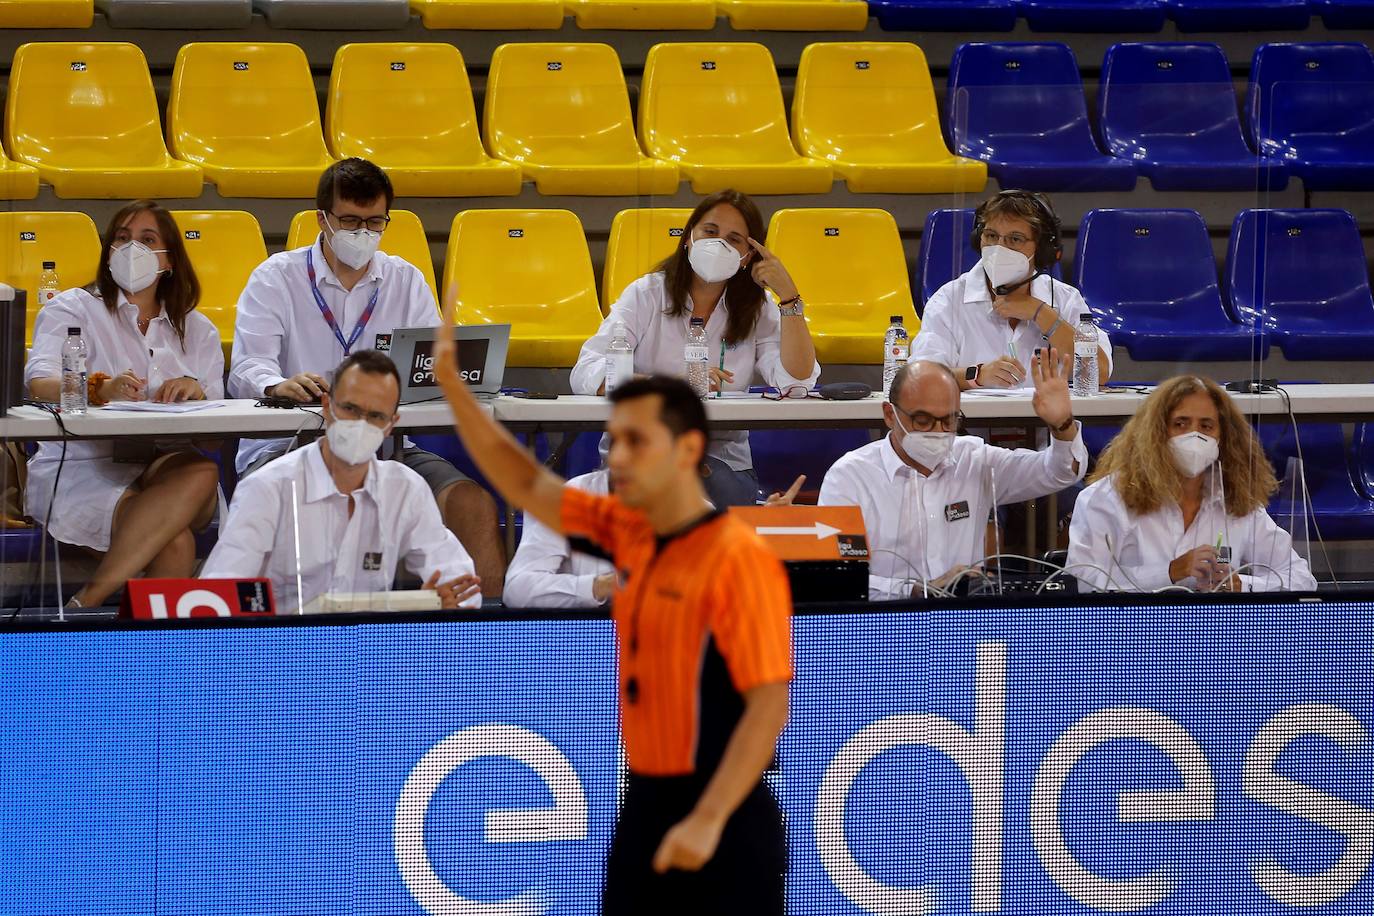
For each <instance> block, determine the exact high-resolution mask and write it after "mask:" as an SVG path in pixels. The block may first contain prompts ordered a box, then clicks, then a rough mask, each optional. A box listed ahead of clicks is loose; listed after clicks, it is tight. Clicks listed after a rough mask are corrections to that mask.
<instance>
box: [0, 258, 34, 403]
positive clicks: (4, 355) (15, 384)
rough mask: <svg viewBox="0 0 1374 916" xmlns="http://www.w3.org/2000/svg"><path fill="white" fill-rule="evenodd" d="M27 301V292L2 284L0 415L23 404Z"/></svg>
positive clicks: (0, 314) (0, 290) (0, 293)
mask: <svg viewBox="0 0 1374 916" xmlns="http://www.w3.org/2000/svg"><path fill="white" fill-rule="evenodd" d="M27 301H28V299H27V296H26V294H25V292H24V290H22V289H14V288H13V287H10V286H6V285H5V284H3V283H0V415H4V414H6V413H9V411H10V408H12V407H18V406H19V405H20V404H22V403H24V337H25V334H26V332H27V327H26V324H27V322H26V318H27V312H26V310H25V309H26V303H27Z"/></svg>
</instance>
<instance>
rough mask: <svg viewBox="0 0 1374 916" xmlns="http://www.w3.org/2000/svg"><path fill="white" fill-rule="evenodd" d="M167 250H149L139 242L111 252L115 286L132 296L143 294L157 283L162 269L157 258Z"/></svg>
mask: <svg viewBox="0 0 1374 916" xmlns="http://www.w3.org/2000/svg"><path fill="white" fill-rule="evenodd" d="M166 250H167V249H165V248H158V249H156V250H154V249H152V248H149V247H148V246H147V245H145V244H143V243H142V242H139V241H129V242H126V243H125V244H123V245H121V246H119V247H118V248H112V249H111V251H110V276H112V277H114V281H115V284H116V285H118V286H119V288H120V289H122V290H124V292H126V293H129V294H130V295H132V294H134V293H141V292H143V291H144V290H145V289H147V288H148V287H150V286H152V285H153V284H154V283H156V282H157V277H158V274H160V273H162V267H161V266H160V265H159V264H158V260H157V256H158V255H159V254H160V253H162V252H165V251H166Z"/></svg>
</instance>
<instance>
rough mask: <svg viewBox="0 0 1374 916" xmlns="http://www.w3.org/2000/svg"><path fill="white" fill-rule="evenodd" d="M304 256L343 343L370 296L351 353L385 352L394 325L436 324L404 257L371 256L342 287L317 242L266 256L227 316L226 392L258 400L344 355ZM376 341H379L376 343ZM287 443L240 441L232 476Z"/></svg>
mask: <svg viewBox="0 0 1374 916" xmlns="http://www.w3.org/2000/svg"><path fill="white" fill-rule="evenodd" d="M306 252H310V253H311V256H312V258H313V261H314V266H315V278H316V280H317V281H318V288H319V291H320V295H321V296H322V297H323V298H324V301H325V303H326V304H327V305H328V306H329V308H330V311H332V312H333V313H334V320H335V321H336V322H337V323H338V325H339V332H340V333H341V334H342V335H343V338H344V340H345V341H346V340H348V338H349V337H350V336H351V335H352V333H353V328H354V327H355V326H356V325H357V323H358V319H359V318H361V317H362V314H363V312H364V311H366V310H367V304H368V302H369V301H370V300H371V299H372V294H373V293H374V292H375V293H376V294H377V307H376V308H375V309H374V310H373V312H372V318H371V319H370V320H369V321H368V323H367V327H365V328H363V332H362V334H361V335H359V337H358V340H357V342H356V343H354V345H353V352H357V351H358V350H369V349H373V348H375V347H376V346H377V344H378V343H379V342H381V343H383V344H384V345H385V346H387V347H389V346H390V343H389V342H388V341H387V339H386V338H389V336H390V335H391V333H392V332H393V331H395V330H396V329H397V328H430V327H435V326H436V325H438V324H439V309H438V306H437V305H435V302H434V293H432V292H430V289H429V284H428V283H426V282H425V277H424V274H422V273H420V271H419V270H418V269H417V268H416V267H415V266H414V265H413V264H411V263H410V262H408V261H406V260H405V259H404V258H399V257H396V256H395V255H389V254H384V253H383V252H380V251H379V252H377V253H376V254H374V255H373V256H372V263H371V265H369V267H368V272H367V274H366V275H365V276H364V277H363V278H362V279H361V280H359V281H358V282H357V283H355V284H354V285H353V288H352V289H351V290H346V289H344V287H343V284H342V283H340V282H339V278H338V277H337V276H335V274H334V271H332V270H331V269H330V267H329V262H328V261H326V260H325V257H324V251H323V249H321V247H320V238H319V237H316V239H315V243H314V244H313V245H310V246H309V247H306V248H296V249H294V250H292V251H283V252H280V253H278V254H274V255H272V257H270V258H268V259H267V260H266V261H263V262H262V263H261V264H259V265H258V266H257V267H256V268H255V269H254V270H253V274H252V276H250V277H249V278H248V284H247V285H246V286H245V287H244V289H243V294H242V295H241V296H239V302H238V312H237V315H236V317H235V319H234V349H233V353H232V355H231V356H230V360H229V393H230V395H231V396H233V397H236V398H260V397H262V395H263V392H264V391H265V390H266V389H268V388H270V387H272V386H273V385H275V384H277V383H278V382H282V381H285V380H286V379H288V378H290V377H291V376H293V375H299V374H300V373H302V372H314V373H316V374H318V375H322V376H324V377H325V378H328V377H329V373H330V372H332V371H333V370H334V367H335V366H337V365H338V364H339V363H341V362H343V359H344V357H345V356H347V355H348V354H347V353H345V352H344V348H343V346H342V345H341V344H340V343H339V340H338V338H337V337H335V336H334V332H333V331H332V330H331V329H330V327H329V324H328V323H327V322H326V321H325V320H324V315H323V314H321V312H320V307H319V305H318V304H317V303H316V302H315V296H314V294H313V293H311V291H310V276H309V274H308V273H307V271H306V264H305V256H306ZM379 337H382V338H383V339H382V340H381V341H379V340H378V338H379ZM289 443H290V440H289V439H244V440H243V441H242V442H240V443H239V454H238V459H237V460H236V461H235V465H236V466H237V468H238V470H239V471H243V470H244V469H245V468H247V467H248V466H249V465H250V464H252V463H253V462H254V460H256V459H257V457H258V456H259V455H261V454H263V453H264V452H273V451H284V450H285V449H286V448H287V447H288V445H289Z"/></svg>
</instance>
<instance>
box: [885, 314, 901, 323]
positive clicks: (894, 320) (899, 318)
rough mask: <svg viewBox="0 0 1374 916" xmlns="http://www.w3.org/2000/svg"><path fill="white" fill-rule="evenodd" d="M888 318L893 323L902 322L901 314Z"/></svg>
mask: <svg viewBox="0 0 1374 916" xmlns="http://www.w3.org/2000/svg"><path fill="white" fill-rule="evenodd" d="M888 320H889V321H891V322H892V323H893V324H902V323H903V322H902V316H901V315H893V316H892V317H891V318H889V319H888Z"/></svg>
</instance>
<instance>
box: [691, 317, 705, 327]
mask: <svg viewBox="0 0 1374 916" xmlns="http://www.w3.org/2000/svg"><path fill="white" fill-rule="evenodd" d="M698 325H700V326H701V327H706V319H705V318H693V319H692V327H697V326H698Z"/></svg>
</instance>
